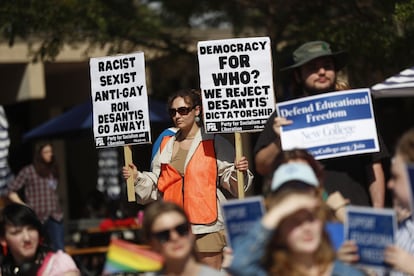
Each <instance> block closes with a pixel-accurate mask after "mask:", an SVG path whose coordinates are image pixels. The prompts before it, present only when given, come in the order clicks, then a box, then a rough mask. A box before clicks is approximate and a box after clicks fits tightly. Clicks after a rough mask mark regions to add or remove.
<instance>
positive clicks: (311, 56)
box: [281, 41, 347, 96]
mask: <svg viewBox="0 0 414 276" xmlns="http://www.w3.org/2000/svg"><path fill="white" fill-rule="evenodd" d="M346 58H347V53H346V52H345V51H338V52H333V51H332V50H331V47H330V45H329V44H328V43H327V42H325V41H311V42H307V43H305V44H303V45H301V46H300V47H299V48H297V49H296V50H295V51H294V52H293V62H294V63H293V64H292V65H290V66H287V67H284V68H282V69H281V71H293V74H294V78H295V81H296V85H297V86H298V87H297V89H299V90H300V94H302V95H303V96H307V95H314V94H320V93H325V92H330V91H335V90H336V87H335V85H336V82H337V72H338V71H339V70H341V69H342V68H343V67H344V66H345V64H346ZM298 96H299V95H298Z"/></svg>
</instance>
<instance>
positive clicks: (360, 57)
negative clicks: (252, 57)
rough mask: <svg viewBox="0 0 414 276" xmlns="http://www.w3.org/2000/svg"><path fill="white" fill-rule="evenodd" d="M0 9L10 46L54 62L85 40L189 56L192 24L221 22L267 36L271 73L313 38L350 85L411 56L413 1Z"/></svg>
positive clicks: (6, 1)
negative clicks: (341, 52)
mask: <svg viewBox="0 0 414 276" xmlns="http://www.w3.org/2000/svg"><path fill="white" fill-rule="evenodd" d="M0 13H1V14H0V15H1V16H0V32H1V34H2V35H3V37H4V38H5V39H7V41H8V42H9V44H10V46H12V45H13V44H14V41H15V40H16V39H23V40H24V41H27V43H28V45H32V50H33V52H32V54H33V58H34V59H35V60H38V59H42V60H48V59H49V60H50V59H51V60H53V58H55V57H56V55H57V54H58V53H59V51H60V50H61V49H62V47H63V45H64V44H65V43H69V44H71V45H76V44H77V43H80V42H85V41H86V42H88V43H89V45H90V47H91V48H93V47H102V46H104V45H110V46H111V47H110V50H109V52H108V54H112V53H119V52H130V51H132V50H136V49H137V48H141V49H148V48H149V49H155V50H158V52H159V53H160V54H161V55H163V56H164V57H165V56H168V55H175V56H177V55H180V54H183V55H186V56H187V58H188V55H190V56H194V55H195V53H194V44H195V42H196V41H195V39H196V38H195V37H192V35H191V34H194V33H196V32H195V31H194V30H196V29H202V28H224V27H228V28H231V31H232V36H234V37H243V36H257V35H265V36H269V37H270V38H271V41H272V43H273V47H272V49H273V51H274V53H273V57H274V66H275V72H278V69H279V68H280V66H283V65H286V63H287V62H288V57H289V56H290V54H291V51H292V49H294V48H295V47H296V46H298V45H299V44H301V43H303V42H304V41H307V40H316V39H321V40H326V41H329V42H331V43H332V44H333V48H334V49H346V50H347V51H348V52H349V57H350V59H349V65H348V75H349V77H350V80H351V82H352V83H353V84H354V85H356V86H368V85H371V84H373V83H375V82H377V81H380V80H382V79H383V78H384V77H385V76H388V75H391V74H394V73H396V72H397V71H399V70H401V69H403V68H405V67H409V66H412V61H413V60H414V52H413V50H412V45H414V41H413V40H414V31H413V30H414V26H413V22H414V20H413V19H414V0H405V1H399V0H375V1H373V0H346V1H338V0H315V1H303V0H290V1H283V0H256V1H250V0H227V1H223V0H198V1H193V0H175V1H171V0H157V1H154V0H147V1H144V0H141V1H140V0H87V1H85V0H3V1H1V3H0ZM37 39H40V41H41V44H40V46H38V47H34V46H33V45H35V44H33V42H35V41H36V40H37ZM191 49H192V50H191ZM193 60H194V59H193ZM193 65H194V64H192V66H193ZM195 72H196V70H188V73H189V74H195ZM276 75H277V74H276Z"/></svg>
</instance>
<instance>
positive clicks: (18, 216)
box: [0, 203, 44, 237]
mask: <svg viewBox="0 0 414 276" xmlns="http://www.w3.org/2000/svg"><path fill="white" fill-rule="evenodd" d="M6 225H13V226H25V225H30V226H33V227H34V228H35V229H36V230H37V231H38V232H39V236H40V237H43V234H44V233H43V226H42V223H41V222H40V220H39V218H38V217H37V215H36V213H35V212H34V211H33V210H32V209H31V208H29V207H27V206H26V205H23V204H18V203H10V204H8V205H7V206H6V207H4V209H3V211H2V214H1V223H0V236H1V237H4V236H5V232H6Z"/></svg>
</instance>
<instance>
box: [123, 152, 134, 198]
mask: <svg viewBox="0 0 414 276" xmlns="http://www.w3.org/2000/svg"><path fill="white" fill-rule="evenodd" d="M124 160H125V166H127V167H128V166H129V164H132V151H131V148H130V147H129V146H124ZM127 196H128V202H132V201H135V189H134V179H133V178H132V175H131V176H130V177H129V178H128V179H127Z"/></svg>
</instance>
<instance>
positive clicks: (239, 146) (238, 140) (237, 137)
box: [234, 132, 244, 199]
mask: <svg viewBox="0 0 414 276" xmlns="http://www.w3.org/2000/svg"><path fill="white" fill-rule="evenodd" d="M234 142H235V143H234V144H235V147H236V162H238V161H239V160H240V159H241V158H242V157H243V143H242V136H241V133H240V132H236V133H234ZM237 186H238V195H239V199H242V198H244V174H243V172H241V171H239V170H238V171H237Z"/></svg>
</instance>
